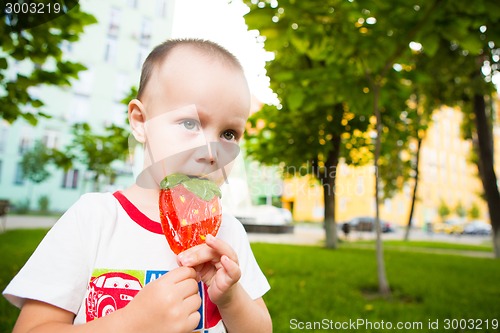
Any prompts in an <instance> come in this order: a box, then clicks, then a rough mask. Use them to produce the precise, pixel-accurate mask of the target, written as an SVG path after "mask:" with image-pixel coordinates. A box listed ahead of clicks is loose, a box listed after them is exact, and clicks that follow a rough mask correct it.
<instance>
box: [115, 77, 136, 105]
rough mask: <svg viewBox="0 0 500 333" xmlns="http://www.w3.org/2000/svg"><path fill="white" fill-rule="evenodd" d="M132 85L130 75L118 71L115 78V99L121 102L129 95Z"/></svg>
mask: <svg viewBox="0 0 500 333" xmlns="http://www.w3.org/2000/svg"><path fill="white" fill-rule="evenodd" d="M131 86H132V84H131V83H130V80H129V77H128V75H127V74H126V73H118V74H117V75H116V80H115V97H114V100H115V101H117V102H121V101H122V100H123V99H124V98H125V97H127V95H128V93H129V91H130V87H131ZM122 108H123V105H122Z"/></svg>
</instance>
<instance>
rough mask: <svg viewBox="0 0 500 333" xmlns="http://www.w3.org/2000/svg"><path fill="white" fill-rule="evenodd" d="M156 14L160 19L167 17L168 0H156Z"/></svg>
mask: <svg viewBox="0 0 500 333" xmlns="http://www.w3.org/2000/svg"><path fill="white" fill-rule="evenodd" d="M156 14H157V15H158V17H166V16H167V0H156Z"/></svg>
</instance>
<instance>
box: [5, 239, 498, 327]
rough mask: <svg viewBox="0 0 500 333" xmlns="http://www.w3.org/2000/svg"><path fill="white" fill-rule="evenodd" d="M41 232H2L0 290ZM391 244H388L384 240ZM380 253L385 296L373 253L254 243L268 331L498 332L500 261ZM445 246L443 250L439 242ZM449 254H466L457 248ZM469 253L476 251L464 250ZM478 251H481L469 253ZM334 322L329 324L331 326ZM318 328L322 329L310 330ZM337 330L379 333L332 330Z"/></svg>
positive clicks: (13, 313)
mask: <svg viewBox="0 0 500 333" xmlns="http://www.w3.org/2000/svg"><path fill="white" fill-rule="evenodd" d="M45 232H46V231H45V230H16V231H9V232H7V233H5V234H1V235H0V250H1V251H2V260H1V262H0V288H2V290H3V288H4V287H5V285H6V284H7V283H8V281H9V280H10V279H11V278H12V276H13V275H14V274H15V273H16V272H17V270H18V269H19V268H20V267H21V266H22V264H23V263H24V262H25V261H26V259H27V258H28V256H29V254H30V253H31V252H32V251H33V250H34V248H35V247H36V245H37V244H38V242H39V241H40V240H41V238H42V237H43V235H44V234H45ZM389 244H390V243H389ZM389 244H388V246H386V249H385V259H386V268H387V275H388V279H389V283H390V285H391V289H392V291H393V295H392V297H390V298H382V297H379V296H377V294H376V292H375V291H376V289H377V288H376V286H377V279H376V263H375V252H374V250H373V249H372V248H370V247H367V248H356V247H354V245H352V246H351V245H350V244H346V243H343V244H342V246H341V248H340V249H338V250H327V249H324V248H320V247H313V246H292V245H275V244H263V243H255V244H252V248H253V250H254V253H255V256H256V258H257V260H258V262H259V264H260V266H261V268H262V270H263V271H264V273H265V274H266V276H267V277H268V279H269V282H270V284H271V287H272V289H271V290H270V291H269V292H268V294H266V296H265V300H266V303H267V305H268V308H269V311H270V312H271V315H272V318H273V325H274V332H278V333H279V332H292V331H295V332H303V331H306V330H305V329H299V328H298V327H297V329H295V330H293V329H292V327H291V326H290V322H291V321H293V320H296V321H295V323H297V326H298V323H306V322H314V321H323V320H324V323H327V324H329V322H327V321H329V320H332V321H333V323H334V322H349V320H351V321H356V320H357V319H364V320H366V321H370V322H371V323H372V325H377V324H380V323H381V321H382V320H383V321H384V323H385V324H386V325H387V323H388V322H391V323H393V325H396V323H397V322H404V323H412V322H418V323H422V325H423V328H422V329H413V330H412V329H406V330H405V329H403V330H396V329H393V330H392V332H474V331H477V332H498V329H496V330H494V329H492V328H491V320H493V319H497V320H500V315H499V314H500V302H499V300H500V283H499V278H500V262H499V261H498V260H493V259H486V258H472V257H466V256H458V255H441V254H432V253H420V252H413V251H410V250H408V249H411V248H412V247H413V248H414V249H416V250H419V249H420V248H421V247H425V246H427V247H428V246H430V245H432V246H435V244H434V243H433V244H430V245H429V244H425V243H422V242H410V244H411V245H406V244H404V246H405V250H404V251H401V250H400V248H401V246H403V245H401V244H398V243H395V244H394V246H391V245H389ZM443 246H445V245H443ZM452 249H455V250H456V249H458V250H464V249H465V248H463V247H462V246H461V245H460V246H454V247H452ZM466 250H468V251H471V250H474V249H471V248H468V247H467V248H466ZM475 250H479V251H482V250H481V249H475ZM0 311H1V312H0V332H10V331H11V329H12V325H13V323H14V321H15V319H16V317H17V314H18V311H17V310H16V309H15V308H14V307H12V306H10V305H8V303H7V301H5V299H3V298H2V299H0ZM447 318H448V319H457V320H459V319H482V320H486V319H488V320H489V321H490V324H489V325H490V329H486V325H485V322H483V327H482V330H463V331H460V330H453V329H448V330H447V329H445V328H444V320H445V319H447ZM429 320H431V321H432V322H435V321H436V320H439V321H440V322H439V325H440V326H439V329H437V330H432V329H428V324H429ZM332 325H333V324H332ZM308 331H310V332H313V331H324V332H326V331H327V330H308ZM329 331H338V332H369V331H372V332H380V331H384V330H380V329H379V330H377V329H375V328H374V329H372V330H370V329H367V326H366V325H365V326H360V327H358V328H357V329H348V328H347V329H337V330H335V329H333V330H329Z"/></svg>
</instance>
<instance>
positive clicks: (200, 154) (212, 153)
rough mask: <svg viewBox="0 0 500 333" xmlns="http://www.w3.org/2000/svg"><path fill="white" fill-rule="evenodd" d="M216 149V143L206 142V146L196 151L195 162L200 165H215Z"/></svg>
mask: <svg viewBox="0 0 500 333" xmlns="http://www.w3.org/2000/svg"><path fill="white" fill-rule="evenodd" d="M217 159H218V149H217V143H216V142H207V144H206V145H204V146H201V147H198V148H197V151H196V160H197V161H198V162H201V163H208V164H210V165H214V164H216V163H217Z"/></svg>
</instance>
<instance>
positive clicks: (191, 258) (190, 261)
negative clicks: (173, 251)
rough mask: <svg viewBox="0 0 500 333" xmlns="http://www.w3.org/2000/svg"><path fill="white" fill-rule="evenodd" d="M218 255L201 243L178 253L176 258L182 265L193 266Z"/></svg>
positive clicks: (213, 258) (216, 257)
mask: <svg viewBox="0 0 500 333" xmlns="http://www.w3.org/2000/svg"><path fill="white" fill-rule="evenodd" d="M219 256H220V255H218V254H217V252H216V251H214V250H213V249H211V248H210V247H208V246H207V245H206V244H201V245H197V246H194V247H192V248H190V249H188V250H186V251H184V252H181V253H179V255H178V256H177V260H178V261H179V262H180V263H181V265H183V266H190V267H194V266H198V265H200V264H203V263H206V262H209V261H212V260H215V259H218V257H219Z"/></svg>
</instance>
